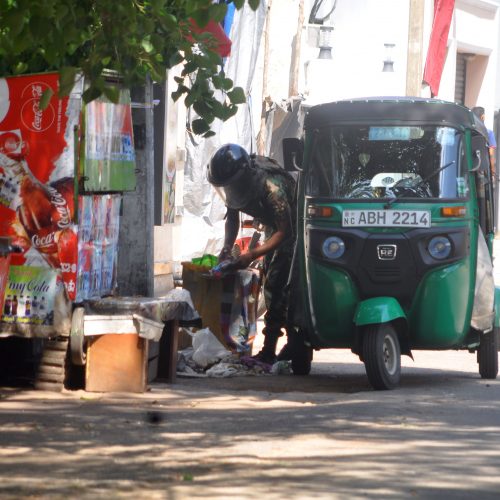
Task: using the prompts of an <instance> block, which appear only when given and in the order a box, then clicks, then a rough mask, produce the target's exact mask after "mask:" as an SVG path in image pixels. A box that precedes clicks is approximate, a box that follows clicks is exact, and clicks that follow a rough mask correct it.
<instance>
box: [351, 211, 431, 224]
mask: <svg viewBox="0 0 500 500" xmlns="http://www.w3.org/2000/svg"><path fill="white" fill-rule="evenodd" d="M342 226H343V227H431V213H430V211H429V210H344V212H343V214H342Z"/></svg>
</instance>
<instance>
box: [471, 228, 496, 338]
mask: <svg viewBox="0 0 500 500" xmlns="http://www.w3.org/2000/svg"><path fill="white" fill-rule="evenodd" d="M494 306H495V283H494V280H493V264H492V262H491V257H490V252H489V250H488V247H487V245H486V241H485V239H484V236H483V232H482V231H479V235H478V240H477V269H476V288H475V293H474V306H473V308H472V319H471V326H472V327H473V328H475V329H476V330H479V331H482V332H487V331H489V330H491V329H492V328H493V319H494V316H495V311H494Z"/></svg>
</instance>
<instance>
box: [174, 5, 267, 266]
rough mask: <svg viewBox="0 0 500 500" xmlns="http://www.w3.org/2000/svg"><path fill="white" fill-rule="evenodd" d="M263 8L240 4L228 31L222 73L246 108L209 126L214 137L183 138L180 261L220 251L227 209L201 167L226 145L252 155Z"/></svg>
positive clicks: (264, 16) (242, 107)
mask: <svg viewBox="0 0 500 500" xmlns="http://www.w3.org/2000/svg"><path fill="white" fill-rule="evenodd" d="M266 4H267V2H265V1H263V2H261V3H260V5H259V7H258V9H257V10H256V11H253V10H252V9H250V7H249V6H248V5H245V7H244V8H243V9H241V10H239V11H236V12H235V15H234V19H233V23H232V26H231V33H230V38H231V43H232V50H231V56H230V57H228V58H227V60H226V67H225V70H226V74H227V76H228V77H229V78H231V79H232V80H233V82H234V85H235V86H239V87H242V88H243V89H244V90H245V93H246V94H247V96H248V99H247V105H246V106H244V105H242V106H240V110H239V111H238V113H237V114H236V115H235V116H234V117H233V118H231V119H230V120H228V121H227V122H224V123H223V122H220V121H217V122H215V123H214V124H213V127H212V128H213V130H214V131H215V132H216V135H215V136H213V137H211V138H208V139H203V138H200V137H196V136H193V135H191V134H189V133H188V135H187V137H186V152H187V155H186V164H185V169H184V199H183V206H184V213H183V219H182V235H183V236H182V249H181V254H182V260H190V259H191V258H192V257H196V256H201V255H203V254H206V253H211V254H217V253H218V250H219V249H220V246H221V239H222V237H223V234H224V220H223V219H224V216H225V213H226V209H225V207H224V203H223V202H222V199H221V198H220V197H219V196H218V195H217V194H216V193H215V191H214V190H213V189H212V187H211V186H210V184H209V183H208V180H207V178H206V168H207V165H208V163H209V161H210V158H211V157H212V155H213V154H214V152H215V151H216V150H217V149H218V148H219V146H221V145H222V144H226V143H228V142H233V143H237V144H240V145H241V146H243V147H244V148H246V149H247V151H249V152H252V151H255V147H254V138H255V131H254V129H253V123H252V116H251V106H252V97H251V96H252V80H253V75H254V71H255V66H256V62H257V56H258V53H259V46H260V40H261V38H262V31H263V28H264V22H265V18H266V12H267V5H266ZM259 104H260V102H259ZM191 118H193V117H191Z"/></svg>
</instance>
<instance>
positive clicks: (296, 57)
mask: <svg viewBox="0 0 500 500" xmlns="http://www.w3.org/2000/svg"><path fill="white" fill-rule="evenodd" d="M303 27H304V0H299V19H298V23H297V33H296V35H295V43H294V47H293V51H292V68H291V71H290V85H289V86H288V97H294V96H296V95H297V94H298V93H299V68H300V52H301V47H302V29H303Z"/></svg>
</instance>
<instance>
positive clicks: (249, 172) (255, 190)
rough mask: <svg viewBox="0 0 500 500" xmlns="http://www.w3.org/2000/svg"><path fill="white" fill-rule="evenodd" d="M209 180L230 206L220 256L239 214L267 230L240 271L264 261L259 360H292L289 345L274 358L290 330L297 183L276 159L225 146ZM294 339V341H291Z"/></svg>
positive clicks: (243, 258)
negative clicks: (288, 287) (288, 305)
mask: <svg viewBox="0 0 500 500" xmlns="http://www.w3.org/2000/svg"><path fill="white" fill-rule="evenodd" d="M208 180H209V182H210V183H211V184H212V185H214V186H216V187H222V188H223V190H224V194H225V203H226V207H227V214H226V225H225V238H224V247H223V249H222V251H221V253H220V255H219V258H220V259H221V260H222V259H224V258H227V257H228V256H229V255H230V253H231V250H232V248H233V245H234V242H235V240H236V237H237V236H238V232H239V215H240V212H243V213H245V214H247V215H250V216H251V217H253V218H254V219H255V220H256V221H257V222H260V223H261V224H263V225H264V227H265V241H264V243H263V244H262V245H261V246H259V247H257V248H253V249H251V250H249V251H248V252H246V253H244V254H241V255H240V256H239V257H238V259H237V261H236V263H235V267H236V268H237V269H244V268H246V267H248V266H249V265H250V264H251V263H252V262H253V261H254V260H256V259H258V258H259V257H261V256H264V299H265V303H266V308H267V312H266V314H265V316H264V323H265V328H264V329H263V334H264V337H265V338H264V346H263V348H262V350H261V351H260V352H259V353H258V354H257V355H256V356H255V358H256V359H258V360H260V361H263V362H265V363H274V362H275V361H276V359H278V360H280V359H290V355H291V348H290V347H289V345H288V343H287V345H286V346H285V347H284V348H283V349H282V351H281V352H280V354H279V355H278V358H276V345H277V342H278V338H279V337H280V336H281V335H283V332H282V328H286V326H287V325H286V317H287V303H288V290H287V282H288V275H289V273H290V266H291V263H292V256H293V248H294V244H295V231H296V229H295V216H296V206H295V180H294V179H293V177H292V176H291V175H290V174H289V173H288V172H286V171H285V170H284V169H283V168H281V167H280V166H279V165H278V164H277V163H276V162H275V161H274V160H271V159H270V158H266V157H263V156H255V155H252V156H249V155H248V154H247V153H246V151H245V150H244V149H243V148H242V147H240V146H237V145H235V144H226V145H225V146H222V147H221V148H220V149H219V150H218V151H217V152H216V153H215V155H214V156H213V158H212V160H211V162H210V165H209V167H208ZM288 340H290V339H288Z"/></svg>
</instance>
